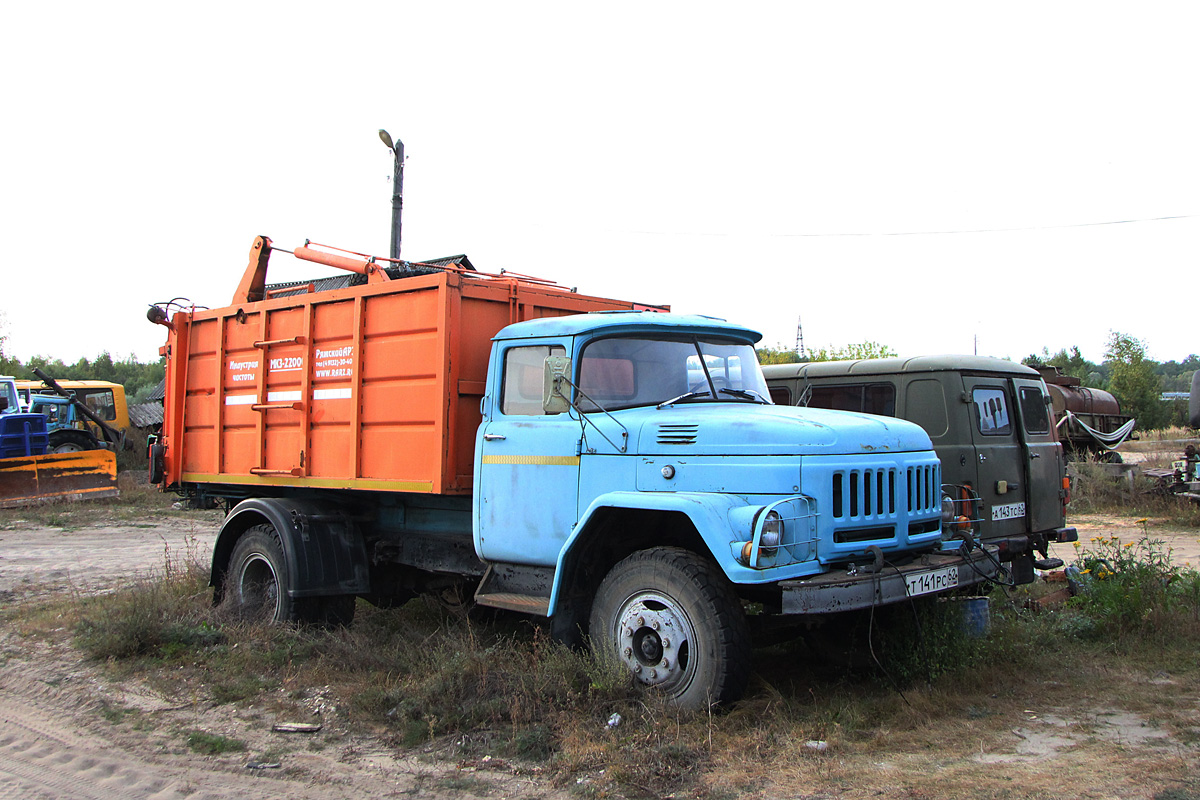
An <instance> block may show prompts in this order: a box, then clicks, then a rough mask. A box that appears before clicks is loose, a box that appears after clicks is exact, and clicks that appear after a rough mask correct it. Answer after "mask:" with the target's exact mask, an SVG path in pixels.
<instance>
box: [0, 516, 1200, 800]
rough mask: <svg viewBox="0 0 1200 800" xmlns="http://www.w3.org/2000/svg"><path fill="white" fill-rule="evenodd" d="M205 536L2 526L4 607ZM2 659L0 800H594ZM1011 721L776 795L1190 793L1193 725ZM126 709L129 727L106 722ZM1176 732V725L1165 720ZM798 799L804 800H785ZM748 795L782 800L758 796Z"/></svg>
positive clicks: (1101, 523)
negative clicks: (207, 751)
mask: <svg viewBox="0 0 1200 800" xmlns="http://www.w3.org/2000/svg"><path fill="white" fill-rule="evenodd" d="M1072 522H1073V523H1074V524H1076V525H1077V527H1078V528H1079V530H1080V536H1081V539H1082V540H1083V541H1085V542H1086V541H1087V540H1088V539H1089V538H1090V537H1091V536H1095V535H1100V534H1105V535H1112V534H1116V535H1118V536H1121V537H1122V539H1123V540H1129V541H1133V540H1135V539H1137V538H1140V536H1141V535H1142V529H1141V527H1140V526H1137V525H1135V524H1133V523H1132V521H1128V520H1122V519H1106V518H1101V517H1088V518H1078V519H1074V520H1072ZM218 525H219V519H218V518H217V517H216V516H215V515H211V514H210V515H198V516H197V517H196V518H180V517H170V518H165V517H164V518H160V519H158V520H155V519H145V520H141V521H134V522H121V523H111V524H96V525H89V524H81V525H79V526H78V527H70V528H53V527H46V526H44V525H40V524H35V523H32V522H26V523H22V522H19V521H18V522H9V523H7V524H6V527H5V528H4V529H3V530H0V599H3V600H5V601H6V602H14V601H18V600H22V599H29V598H31V597H36V596H38V595H40V594H42V593H50V592H53V593H63V592H80V593H90V592H97V591H104V590H106V589H108V588H111V587H114V586H117V585H119V584H120V583H121V582H122V581H124V580H128V579H130V578H131V577H134V576H137V575H144V574H146V573H148V572H153V571H155V570H162V569H164V568H165V566H166V565H167V564H168V563H169V562H170V561H171V560H172V559H174V560H178V559H180V558H184V557H196V558H199V559H201V560H204V559H205V558H206V557H207V554H208V553H209V552H210V549H211V545H212V542H213V540H214V538H215V534H216V529H217V526H218ZM1153 533H1155V535H1156V536H1157V535H1158V534H1159V533H1160V532H1159V531H1157V530H1155V531H1153ZM1161 538H1163V539H1164V540H1165V541H1167V543H1168V544H1169V545H1170V546H1171V547H1172V548H1173V550H1174V552H1175V554H1176V557H1177V558H1178V559H1180V560H1186V561H1190V562H1191V564H1193V565H1198V564H1200V531H1194V530H1193V531H1166V532H1165V533H1163V535H1162V537H1161ZM1058 547H1059V549H1060V551H1063V552H1059V553H1058V555H1060V556H1061V557H1063V558H1064V559H1066V560H1069V559H1070V558H1071V557H1072V555H1071V553H1070V552H1066V550H1067V549H1068V548H1069V547H1070V546H1069V545H1068V546H1063V545H1059V546H1058ZM0 665H2V667H3V668H2V669H0V797H4V798H47V799H49V798H86V799H88V800H117V799H118V798H132V799H136V800H141V799H142V798H145V799H146V800H167V799H168V798H171V799H175V800H179V799H182V798H187V799H189V800H191V799H196V800H199V799H201V798H214V799H216V798H239V799H240V800H258V799H259V798H262V799H263V800H266V799H267V798H279V797H308V798H315V799H316V800H340V799H341V798H361V797H407V796H411V797H435V798H441V797H447V798H449V797H455V798H457V797H483V796H486V797H490V798H497V797H502V798H508V797H511V798H550V797H553V798H560V797H561V798H566V797H579V796H584V797H590V796H593V795H592V794H591V793H588V791H587V785H586V784H587V779H586V777H584V778H580V779H579V785H578V786H576V785H571V786H568V787H562V786H555V785H553V784H552V783H551V782H550V781H548V780H547V779H546V778H545V777H544V776H542V775H541V774H540V772H541V770H540V768H538V767H535V766H528V765H526V766H521V765H517V764H514V763H509V762H507V761H505V760H503V759H499V758H496V759H492V758H483V759H477V760H473V761H467V762H464V761H462V760H461V759H460V757H459V756H457V755H456V752H457V751H456V749H455V745H454V743H453V742H447V743H444V744H442V745H438V746H430V747H428V748H426V749H424V750H410V751H400V750H397V749H396V748H395V747H390V746H388V745H387V744H386V743H385V742H384V741H383V740H381V739H378V738H375V737H372V736H369V735H365V734H362V733H354V732H351V731H349V730H347V729H345V728H343V727H342V726H341V725H340V724H339V718H338V713H337V709H336V698H332V697H330V696H329V691H328V687H303V688H302V689H301V690H300V691H299V692H297V690H296V689H295V688H293V689H291V691H290V697H289V699H290V700H291V702H290V703H289V705H290V707H292V708H296V707H297V703H296V702H295V700H296V698H297V697H298V696H299V697H300V698H301V703H300V707H302V708H303V709H304V712H303V713H294V712H293V713H292V714H290V715H289V716H288V717H287V718H281V717H279V716H278V712H276V711H272V710H269V709H271V708H276V707H278V705H272V704H271V703H270V702H269V701H270V699H271V698H264V700H263V702H262V703H261V704H259V705H251V706H246V705H238V704H222V705H218V704H215V703H211V702H208V701H205V700H203V699H201V697H202V695H201V693H200V692H199V691H197V692H196V696H194V697H189V696H179V695H178V694H175V695H172V696H165V695H164V694H162V693H160V692H158V691H156V690H155V689H154V688H153V687H150V686H145V685H141V684H139V683H138V682H137V681H132V680H130V681H120V680H119V679H117V678H114V677H112V673H111V672H106V671H105V670H102V669H101V668H99V667H98V666H97V665H94V664H89V663H87V662H84V661H82V660H81V659H80V658H79V655H78V653H76V652H75V651H74V650H72V649H71V648H70V646H69V645H66V644H53V643H48V642H45V641H40V640H33V639H30V638H28V637H22V636H21V635H20V633H19V631H15V630H11V629H7V628H5V629H0ZM1148 680H1153V681H1161V682H1162V683H1163V691H1174V692H1177V693H1182V695H1185V697H1183V699H1182V700H1181V704H1182V706H1183V708H1182V711H1181V713H1183V714H1185V716H1186V715H1190V716H1191V718H1192V719H1193V720H1194V719H1195V718H1196V717H1197V716H1200V697H1196V696H1192V695H1194V694H1195V692H1194V691H1193V690H1194V688H1195V687H1192V686H1176V685H1174V682H1173V679H1172V678H1171V677H1170V676H1167V675H1161V676H1150V677H1149V678H1148ZM280 691H281V692H282V691H283V690H280ZM993 697H995V695H993ZM1189 707H1190V709H1191V710H1190V711H1189V710H1188V708H1189ZM1017 709H1018V710H1024V713H1023V714H1021V715H1020V716H1019V717H1017V718H1016V719H1015V720H1014V723H1015V724H1011V725H1009V726H1008V727H1006V728H1005V729H1003V730H998V731H997V730H993V731H990V732H987V733H986V735H985V734H984V733H979V734H978V736H976V733H975V732H971V733H970V741H965V740H964V750H963V752H962V753H959V754H954V755H953V756H952V757H951V756H949V755H948V754H936V755H935V754H931V753H921V752H919V748H915V749H914V748H892V749H890V750H878V749H875V750H873V751H871V752H867V753H865V754H853V755H852V754H845V755H844V756H843V755H838V754H829V755H826V754H821V755H820V757H822V758H829V759H830V760H829V763H828V766H827V767H820V766H818V767H817V768H816V769H815V770H814V772H813V775H812V778H811V779H805V780H801V781H799V783H796V782H790V783H788V784H787V786H788V791H787V792H786V796H794V797H808V798H814V799H815V798H834V797H839V798H845V797H856V798H857V797H872V796H904V797H922V798H933V797H940V796H951V795H952V796H955V797H963V796H976V795H975V794H974V793H972V792H968V793H966V794H964V793H963V792H962V791H961V790H959V789H954V790H951V789H950V787H951V786H954V780H955V776H956V775H957V774H958V773H959V772H961V771H963V770H970V771H976V772H977V771H978V770H979V769H981V768H983V769H994V770H995V775H996V778H995V782H994V783H992V784H989V786H988V787H986V789H985V788H983V787H981V788H980V789H979V794H978V795H977V796H980V797H1044V796H1063V797H1144V798H1155V797H1170V798H1172V800H1185V799H1186V798H1195V797H1197V796H1200V795H1196V794H1191V793H1184V794H1168V795H1164V794H1162V792H1163V791H1166V790H1168V789H1170V788H1171V787H1170V786H1167V785H1166V784H1165V783H1164V782H1163V781H1164V780H1166V781H1168V782H1169V780H1170V779H1169V778H1168V779H1163V778H1162V777H1161V776H1162V775H1168V776H1170V775H1178V776H1180V778H1181V779H1183V782H1182V783H1180V786H1187V787H1192V783H1193V782H1192V780H1191V779H1192V778H1194V777H1195V773H1194V769H1195V767H1194V765H1195V763H1196V761H1197V760H1198V757H1197V753H1198V752H1200V751H1198V749H1197V744H1196V738H1197V737H1200V727H1193V728H1192V731H1193V733H1194V734H1195V736H1193V737H1192V738H1191V739H1190V740H1189V741H1179V740H1177V739H1173V738H1172V734H1171V732H1170V731H1169V730H1168V729H1167V727H1165V726H1164V725H1162V724H1160V722H1161V721H1159V720H1155V719H1152V718H1149V717H1148V716H1147V715H1145V714H1139V713H1136V712H1135V711H1131V710H1129V709H1124V708H1119V707H1114V706H1109V705H1105V704H1096V703H1094V702H1061V700H1060V701H1058V702H1055V703H1052V704H1048V705H1046V706H1045V707H1035V706H1032V705H1030V706H1027V707H1022V706H1017ZM126 715H129V718H135V719H136V720H137V722H136V723H134V724H114V722H115V721H118V720H120V719H122V718H123V717H125V716H126ZM279 723H307V724H313V723H316V724H318V725H319V726H320V730H318V731H314V732H280V731H277V730H275V726H276V725H278V724H279ZM972 724H973V723H972ZM1009 728H1011V730H1009ZM1174 730H1176V731H1178V730H1179V727H1178V725H1177V726H1176V727H1175V728H1174ZM194 731H200V732H204V733H207V734H214V735H223V736H228V737H230V738H236V739H240V740H243V741H245V742H247V743H248V745H249V749H248V750H247V751H246V752H239V753H226V754H222V755H216V756H205V755H199V754H197V753H195V752H192V750H191V749H190V748H189V747H188V746H187V735H188V732H194ZM1096 748H1110V749H1112V750H1113V752H1114V753H1117V754H1119V756H1120V758H1121V759H1124V760H1123V761H1120V762H1119V763H1120V764H1122V765H1124V766H1119V767H1118V766H1117V762H1114V766H1113V775H1112V776H1111V781H1108V782H1106V783H1105V785H1106V786H1108V787H1109V788H1108V789H1105V790H1100V791H1097V790H1095V789H1091V788H1089V789H1088V790H1086V791H1083V790H1080V791H1078V792H1076V791H1075V790H1073V789H1070V788H1065V787H1062V786H1061V785H1059V787H1058V789H1057V790H1055V791H1052V792H1051V793H1049V794H1048V793H1047V791H1046V787H1047V785H1049V786H1052V787H1053V786H1054V785H1055V783H1054V782H1055V780H1056V777H1055V776H1056V775H1057V774H1058V773H1059V771H1060V770H1061V771H1064V772H1065V771H1066V770H1067V769H1068V768H1069V766H1070V764H1071V763H1072V762H1071V760H1072V759H1073V758H1075V757H1078V756H1081V754H1082V753H1083V752H1085V751H1087V752H1092V751H1094V750H1096ZM805 757H810V758H811V757H813V754H812V753H809V754H807V756H805V754H804V752H803V750H802V749H801V752H800V753H799V754H798V756H797V758H798V759H800V760H803V759H804V758H805ZM846 761H852V762H859V763H852V764H846V763H845V762H846ZM835 763H836V764H837V769H834V764H835ZM1147 764H1153V765H1154V766H1153V768H1151V767H1149V766H1145V765H1147ZM1187 764H1192V765H1193V766H1191V767H1189V766H1187ZM985 765H992V766H985ZM847 767H850V768H851V769H852V770H853V771H854V772H856V773H857V774H858V775H859V776H860V778H861V779H860V780H859V781H856V782H855V783H854V784H848V783H846V782H845V781H844V780H831V781H830V780H825V781H824V782H823V779H822V771H823V770H824V771H827V772H831V773H832V772H836V773H838V774H844V773H845V772H846V768H847ZM913 775H927V776H928V781H927V787H928V788H927V789H922V790H920V791H916V792H915V793H914V790H913V789H912V787H911V780H910V779H911V776H913ZM1147 775H1154V776H1155V777H1154V778H1153V779H1149V778H1147V777H1146V776H1147ZM826 777H828V776H826ZM939 781H949V783H942V784H939ZM939 785H941V786H943V787H945V791H944V792H943V791H939V789H938V787H939ZM801 787H803V788H804V791H803V792H797V789H799V788H801ZM1000 787H1002V788H1003V790H1002V791H1000ZM1193 788H1194V787H1193ZM995 791H1000V793H995ZM1191 791H1192V788H1188V789H1187V792H1191ZM738 794H739V793H734V794H731V795H730V796H731V797H732V796H738ZM755 796H760V797H771V796H783V795H782V794H775V793H773V792H772V790H771V789H770V788H767V789H765V790H764V791H763V792H756V793H755Z"/></svg>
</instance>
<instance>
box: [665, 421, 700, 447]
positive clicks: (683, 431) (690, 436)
mask: <svg viewBox="0 0 1200 800" xmlns="http://www.w3.org/2000/svg"><path fill="white" fill-rule="evenodd" d="M699 433H700V426H699V425H659V426H658V443H659V444H695V443H696V435H697V434H699Z"/></svg>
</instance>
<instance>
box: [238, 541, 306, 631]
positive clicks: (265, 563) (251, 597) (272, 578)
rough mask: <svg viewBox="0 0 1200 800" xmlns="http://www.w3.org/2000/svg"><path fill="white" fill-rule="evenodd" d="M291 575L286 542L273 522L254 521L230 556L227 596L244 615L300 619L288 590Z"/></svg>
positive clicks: (273, 620) (239, 612) (287, 620)
mask: <svg viewBox="0 0 1200 800" xmlns="http://www.w3.org/2000/svg"><path fill="white" fill-rule="evenodd" d="M288 582H289V575H288V570H287V561H286V560H285V559H284V556H283V545H282V544H280V542H279V535H278V534H277V533H276V532H275V529H274V528H273V527H271V526H270V525H265V524H264V525H255V526H254V527H253V528H249V529H247V530H246V532H245V533H243V534H242V536H241V538H239V539H238V541H237V544H236V545H234V547H233V554H232V555H231V556H230V557H229V570H228V572H227V573H226V576H225V599H226V601H227V602H228V603H229V604H230V606H231V607H232V608H233V609H234V610H235V611H236V612H237V613H238V614H239V615H240V616H242V617H245V618H247V619H253V620H259V621H263V622H299V621H301V620H300V617H299V616H298V614H297V609H296V605H295V603H294V602H293V601H292V599H291V598H290V597H288V594H287V586H288Z"/></svg>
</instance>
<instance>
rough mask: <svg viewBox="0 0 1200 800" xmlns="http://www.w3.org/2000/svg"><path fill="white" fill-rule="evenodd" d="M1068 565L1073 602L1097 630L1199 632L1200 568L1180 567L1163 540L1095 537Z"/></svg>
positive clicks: (1112, 634)
mask: <svg viewBox="0 0 1200 800" xmlns="http://www.w3.org/2000/svg"><path fill="white" fill-rule="evenodd" d="M1075 546H1076V548H1077V550H1078V558H1077V559H1076V561H1075V563H1073V564H1072V565H1071V566H1070V567H1069V568H1068V575H1069V576H1071V577H1072V582H1073V584H1074V586H1075V589H1076V592H1077V597H1076V598H1075V599H1074V601H1073V606H1074V607H1075V608H1077V609H1079V610H1080V611H1082V612H1083V613H1084V614H1086V615H1087V616H1088V617H1089V618H1090V619H1091V620H1092V621H1093V622H1095V623H1097V625H1096V626H1095V627H1093V628H1092V629H1091V632H1092V634H1093V635H1094V636H1102V637H1104V638H1109V639H1111V638H1128V637H1137V638H1139V639H1143V638H1150V639H1155V638H1161V637H1164V636H1170V637H1175V636H1181V635H1182V636H1196V635H1197V634H1198V633H1200V624H1198V623H1200V573H1198V572H1197V571H1196V570H1194V569H1191V568H1187V567H1181V566H1179V565H1177V564H1175V563H1174V562H1173V561H1172V558H1171V551H1170V549H1169V548H1165V547H1164V545H1163V543H1162V542H1161V541H1157V540H1154V539H1150V538H1148V537H1145V536H1143V537H1142V538H1141V539H1139V540H1137V541H1135V542H1122V541H1121V540H1120V538H1118V537H1116V536H1097V537H1093V538H1092V539H1091V541H1090V543H1089V544H1088V546H1086V547H1084V546H1083V545H1082V543H1080V542H1076V543H1075Z"/></svg>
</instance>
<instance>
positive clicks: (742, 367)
mask: <svg viewBox="0 0 1200 800" xmlns="http://www.w3.org/2000/svg"><path fill="white" fill-rule="evenodd" d="M579 388H580V389H582V390H583V394H585V395H587V397H582V396H581V397H579V398H578V403H579V407H580V409H581V410H583V411H598V410H600V408H604V409H605V410H609V411H612V410H614V409H618V408H631V407H633V406H651V405H659V404H661V403H666V402H669V401H674V402H679V403H683V402H706V401H707V402H714V401H721V402H735V403H745V402H751V403H766V402H770V401H769V400H767V399H765V398H768V397H769V394H768V392H767V384H766V381H765V380H764V379H763V375H762V370H761V369H760V368H759V366H758V357H757V356H756V355H755V354H754V348H753V347H752V346H750V345H748V344H745V343H744V342H738V341H733V340H728V339H720V338H716V337H700V338H697V337H688V336H681V337H678V338H674V337H672V338H655V339H642V338H638V337H612V338H609V339H599V340H597V341H595V342H592V343H591V344H589V345H587V347H585V348H584V350H583V354H582V356H581V357H580V360H579Z"/></svg>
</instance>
